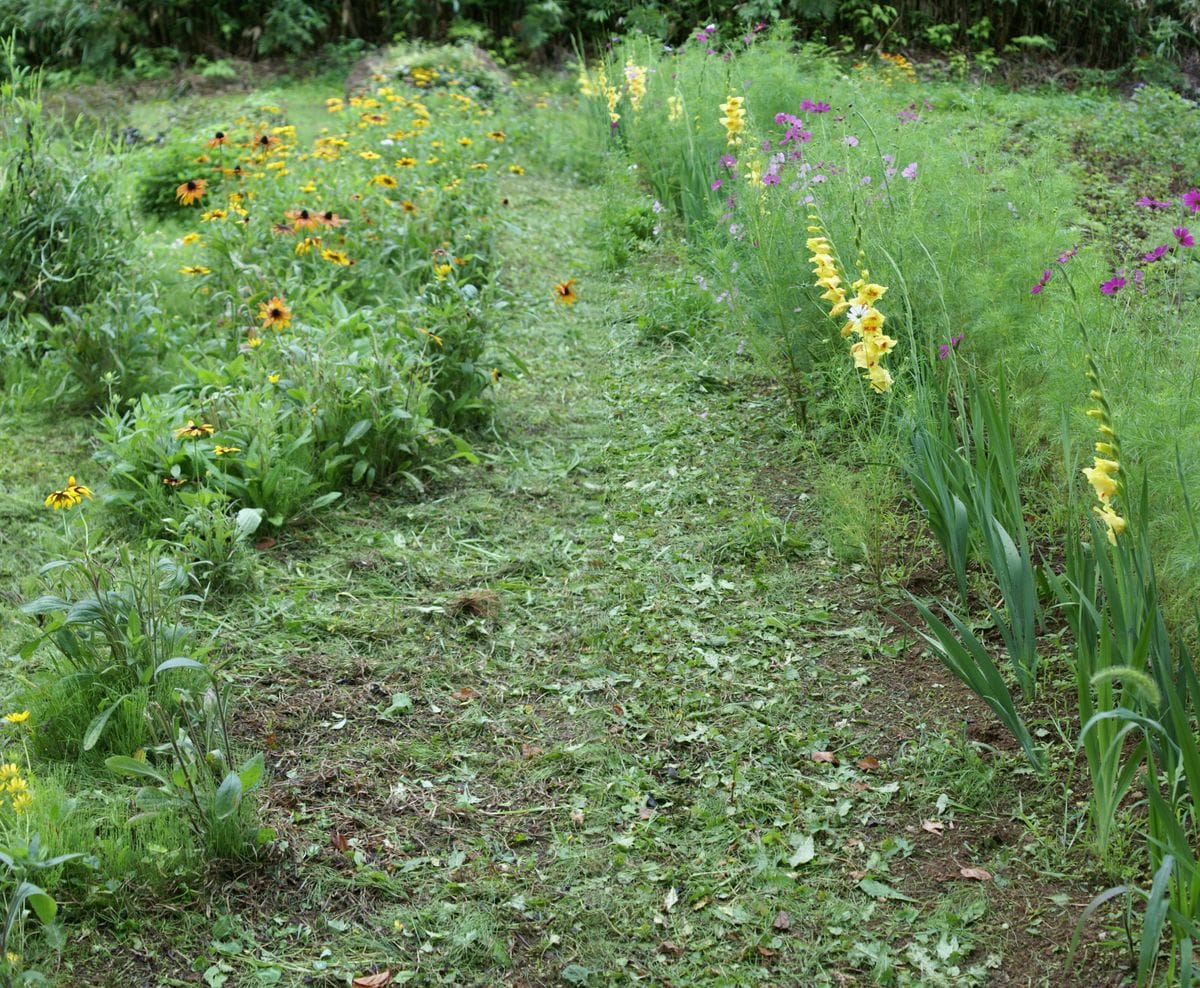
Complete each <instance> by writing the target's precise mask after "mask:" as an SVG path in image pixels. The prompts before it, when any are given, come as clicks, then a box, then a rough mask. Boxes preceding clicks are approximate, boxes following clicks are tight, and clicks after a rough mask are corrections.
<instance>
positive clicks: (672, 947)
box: [658, 940, 683, 957]
mask: <svg viewBox="0 0 1200 988" xmlns="http://www.w3.org/2000/svg"><path fill="white" fill-rule="evenodd" d="M658 949H659V950H661V951H662V952H663V953H664V954H670V955H671V956H672V957H682V956H683V948H682V947H681V946H679V944H677V943H675V942H674V941H672V940H664V941H663V942H662V943H660V944H659V945H658Z"/></svg>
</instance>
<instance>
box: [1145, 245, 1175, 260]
mask: <svg viewBox="0 0 1200 988" xmlns="http://www.w3.org/2000/svg"><path fill="white" fill-rule="evenodd" d="M1170 250H1171V247H1170V245H1169V244H1159V245H1158V246H1157V247H1155V248H1154V250H1150V251H1147V252H1146V253H1145V254H1143V255H1142V260H1143V261H1145V262H1146V263H1147V264H1153V263H1154V262H1155V261H1161V260H1162V259H1163V258H1164V257H1165V256H1166V255H1167V253H1168V252H1169V251H1170Z"/></svg>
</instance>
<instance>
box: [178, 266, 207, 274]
mask: <svg viewBox="0 0 1200 988" xmlns="http://www.w3.org/2000/svg"><path fill="white" fill-rule="evenodd" d="M179 273H180V274H195V275H201V274H212V271H211V270H210V269H209V268H206V267H205V266H204V265H203V264H186V265H184V266H183V267H181V268H180V269H179Z"/></svg>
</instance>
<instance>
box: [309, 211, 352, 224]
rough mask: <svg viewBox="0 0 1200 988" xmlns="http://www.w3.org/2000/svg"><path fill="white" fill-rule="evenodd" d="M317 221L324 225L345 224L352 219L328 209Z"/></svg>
mask: <svg viewBox="0 0 1200 988" xmlns="http://www.w3.org/2000/svg"><path fill="white" fill-rule="evenodd" d="M317 222H318V223H320V224H321V225H322V226H345V225H346V224H347V223H348V222H350V221H349V220H347V219H346V218H345V217H344V216H338V214H337V213H335V212H333V211H332V210H330V209H327V210H325V212H323V213H321V215H320V216H318V217H317Z"/></svg>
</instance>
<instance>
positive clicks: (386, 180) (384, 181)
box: [371, 175, 399, 189]
mask: <svg viewBox="0 0 1200 988" xmlns="http://www.w3.org/2000/svg"><path fill="white" fill-rule="evenodd" d="M371 181H372V182H373V183H374V184H375V185H382V186H383V187H384V188H385V189H394V188H395V187H396V186H397V185H398V184H399V183H398V182H397V181H396V180H395V179H394V178H392V176H391V175H376V176H375V177H374V178H373V179H371Z"/></svg>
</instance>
